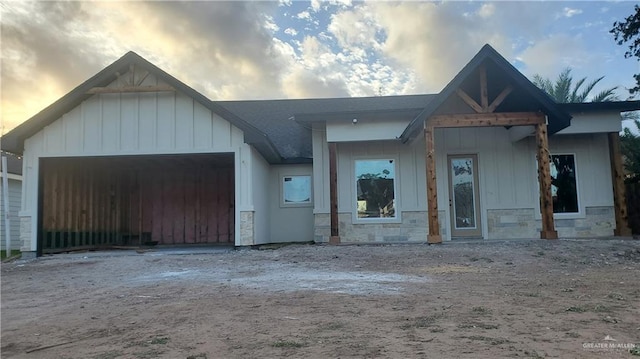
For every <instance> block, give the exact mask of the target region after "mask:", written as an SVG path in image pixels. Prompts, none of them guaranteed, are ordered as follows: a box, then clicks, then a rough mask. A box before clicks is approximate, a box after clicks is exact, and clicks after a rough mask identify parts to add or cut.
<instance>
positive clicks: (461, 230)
mask: <svg viewBox="0 0 640 359" xmlns="http://www.w3.org/2000/svg"><path fill="white" fill-rule="evenodd" d="M447 164H448V167H449V213H451V237H454V238H455V237H482V227H481V223H482V221H481V220H480V196H479V195H478V156H477V155H450V156H448V157H447Z"/></svg>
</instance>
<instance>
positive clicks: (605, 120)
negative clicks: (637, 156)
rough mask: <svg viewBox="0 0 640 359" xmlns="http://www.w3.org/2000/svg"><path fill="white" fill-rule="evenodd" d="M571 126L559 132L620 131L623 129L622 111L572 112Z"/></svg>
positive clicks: (563, 133)
mask: <svg viewBox="0 0 640 359" xmlns="http://www.w3.org/2000/svg"><path fill="white" fill-rule="evenodd" d="M571 116H572V117H573V118H572V119H571V126H569V127H567V128H565V129H564V130H562V131H560V132H558V134H562V135H565V134H576V133H598V132H620V131H622V118H621V117H620V113H616V112H599V113H590V114H585V113H572V114H571Z"/></svg>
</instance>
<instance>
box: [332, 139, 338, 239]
mask: <svg viewBox="0 0 640 359" xmlns="http://www.w3.org/2000/svg"><path fill="white" fill-rule="evenodd" d="M337 147H338V145H337V144H336V143H335V142H331V143H329V207H330V213H331V237H330V238H329V243H331V244H339V243H340V231H339V228H338V157H337V156H338V155H337V152H338V150H337Z"/></svg>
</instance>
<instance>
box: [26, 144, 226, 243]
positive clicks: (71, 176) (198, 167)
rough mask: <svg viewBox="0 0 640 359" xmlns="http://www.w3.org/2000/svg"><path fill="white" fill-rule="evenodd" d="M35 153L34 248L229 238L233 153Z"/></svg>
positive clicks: (220, 239)
mask: <svg viewBox="0 0 640 359" xmlns="http://www.w3.org/2000/svg"><path fill="white" fill-rule="evenodd" d="M41 161H42V162H41V173H40V174H41V176H40V193H39V194H40V206H39V209H40V216H39V218H40V223H39V224H40V228H39V246H38V249H39V251H41V252H42V253H52V252H62V251H69V250H75V249H95V248H108V247H114V246H140V245H145V244H146V245H150V244H158V245H194V244H233V243H234V223H235V219H234V213H235V210H234V207H235V206H234V197H235V195H234V165H233V162H234V161H233V154H198V155H179V156H176V155H164V156H161V155H155V156H115V157H91V158H87V157H83V158H46V159H42V160H41Z"/></svg>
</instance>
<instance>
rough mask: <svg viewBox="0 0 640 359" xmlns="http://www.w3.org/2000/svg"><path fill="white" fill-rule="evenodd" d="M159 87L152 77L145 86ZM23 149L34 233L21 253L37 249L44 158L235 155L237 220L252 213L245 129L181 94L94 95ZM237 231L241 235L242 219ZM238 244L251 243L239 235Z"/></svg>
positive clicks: (25, 213) (25, 205) (26, 210)
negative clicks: (38, 197)
mask: <svg viewBox="0 0 640 359" xmlns="http://www.w3.org/2000/svg"><path fill="white" fill-rule="evenodd" d="M160 84H162V83H161V82H160V81H158V80H157V79H156V78H155V77H154V76H153V75H149V76H148V77H147V78H146V79H145V80H144V82H143V83H142V85H160ZM112 86H115V82H114V84H112ZM24 146H25V151H24V159H23V187H22V190H23V193H22V211H21V212H20V216H21V217H23V219H24V220H23V221H21V222H22V228H23V229H24V226H26V223H29V225H30V231H23V233H22V234H21V236H22V238H23V244H22V246H23V247H22V248H23V250H29V251H35V250H36V232H37V223H38V221H37V219H36V216H37V205H38V202H37V194H38V172H39V159H40V158H41V157H62V156H70V157H73V156H117V155H148V154H184V153H221V152H226V153H234V157H235V189H236V190H235V196H236V198H235V203H236V213H235V218H236V219H239V218H241V216H240V213H241V211H247V210H253V200H254V198H253V197H252V196H251V187H252V181H251V176H250V171H251V168H252V162H253V161H254V160H255V158H254V156H252V154H251V151H252V148H251V146H249V145H247V144H245V143H244V135H243V133H242V131H241V130H240V129H238V128H237V127H235V126H233V125H232V124H230V123H229V122H228V121H226V120H224V119H223V118H221V117H219V116H218V115H216V114H214V113H212V112H211V111H210V110H209V109H207V108H206V107H204V106H202V105H200V104H199V103H197V102H196V101H194V100H193V99H191V98H190V97H188V96H186V95H183V94H181V93H178V92H176V93H173V92H162V93H122V94H102V95H94V96H92V97H90V98H89V99H87V100H85V101H84V102H82V103H81V104H80V105H79V106H77V107H76V108H74V109H72V110H71V111H69V112H68V113H66V114H64V115H63V116H62V117H60V118H59V119H58V120H56V121H55V122H53V123H51V124H50V125H49V126H47V127H45V128H43V129H42V130H41V131H39V132H38V133H36V134H35V135H33V136H32V137H30V138H28V139H26V140H25V144H24ZM234 233H240V221H239V220H236V223H235V230H234ZM235 240H236V244H237V245H244V244H249V243H243V242H241V241H240V238H239V236H236V239H235ZM251 244H253V243H251Z"/></svg>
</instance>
